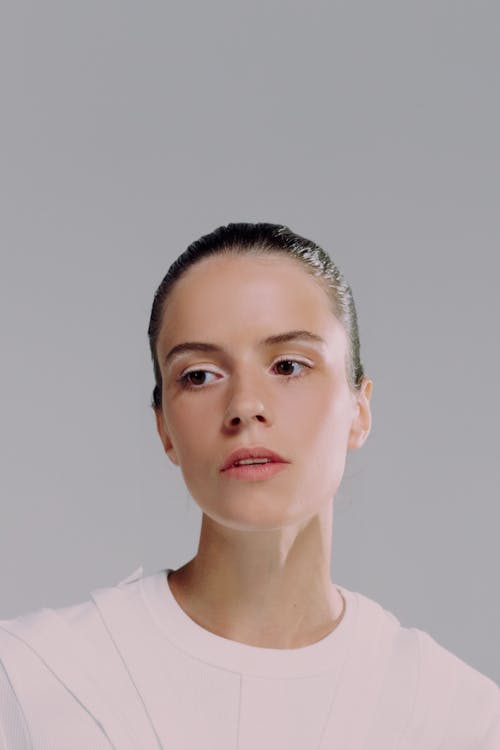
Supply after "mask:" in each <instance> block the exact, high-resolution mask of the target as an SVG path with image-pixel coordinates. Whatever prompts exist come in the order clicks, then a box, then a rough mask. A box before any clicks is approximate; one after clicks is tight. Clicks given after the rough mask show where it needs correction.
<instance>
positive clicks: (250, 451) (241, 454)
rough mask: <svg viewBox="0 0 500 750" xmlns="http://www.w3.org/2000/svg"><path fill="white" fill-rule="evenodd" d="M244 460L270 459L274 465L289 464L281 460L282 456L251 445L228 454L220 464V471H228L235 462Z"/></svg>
mask: <svg viewBox="0 0 500 750" xmlns="http://www.w3.org/2000/svg"><path fill="white" fill-rule="evenodd" d="M244 458H270V459H271V461H274V462H276V463H285V464H287V463H289V462H288V461H287V460H286V459H284V458H283V456H280V455H279V453H275V452H274V451H271V450H269V448H264V446H263V445H253V446H249V447H247V448H238V449H237V450H235V451H233V452H232V453H230V454H229V456H227V457H226V460H225V461H224V463H223V464H222V466H221V469H220V470H221V471H224V470H225V469H228V468H229V467H230V466H232V465H233V464H234V463H235V462H236V461H241V460H242V459H244Z"/></svg>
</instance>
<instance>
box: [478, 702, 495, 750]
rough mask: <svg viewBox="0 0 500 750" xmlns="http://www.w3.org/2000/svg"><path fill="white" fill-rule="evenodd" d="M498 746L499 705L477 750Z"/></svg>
mask: <svg viewBox="0 0 500 750" xmlns="http://www.w3.org/2000/svg"><path fill="white" fill-rule="evenodd" d="M498 692H499V699H498V700H499V704H500V688H499V691H498ZM498 748H500V705H499V708H498V711H497V713H496V714H495V716H494V718H493V720H492V722H491V724H490V725H489V727H488V729H487V730H486V734H485V736H484V737H483V740H482V742H481V744H480V745H479V748H478V750H498Z"/></svg>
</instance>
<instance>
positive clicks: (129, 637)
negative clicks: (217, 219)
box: [0, 224, 500, 750]
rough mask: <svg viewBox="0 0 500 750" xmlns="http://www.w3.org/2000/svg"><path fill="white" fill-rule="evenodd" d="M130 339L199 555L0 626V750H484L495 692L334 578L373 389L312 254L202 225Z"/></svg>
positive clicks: (335, 295)
mask: <svg viewBox="0 0 500 750" xmlns="http://www.w3.org/2000/svg"><path fill="white" fill-rule="evenodd" d="M148 333H149V341H150V346H151V353H152V358H153V365H154V373H155V379H156V385H155V388H154V393H153V402H152V407H153V411H154V415H155V418H156V426H157V430H158V434H159V437H160V439H161V442H162V444H163V447H164V450H165V453H166V454H167V455H168V457H169V459H170V460H171V461H172V462H173V463H174V464H175V465H177V466H179V467H180V470H181V472H182V475H183V478H184V481H185V483H186V486H187V488H188V489H189V491H190V493H191V495H192V497H193V498H194V499H195V501H196V502H197V503H198V505H199V506H200V508H201V510H202V524H201V533H200V539H199V545H198V551H197V554H196V555H195V556H194V557H193V559H192V560H190V561H189V562H188V563H186V564H185V565H183V566H182V567H181V568H179V569H177V570H172V569H170V568H167V569H165V570H161V571H159V572H157V573H155V574H153V575H149V576H144V575H143V572H142V568H139V569H138V570H137V571H135V572H134V573H133V574H131V575H130V576H129V577H128V578H126V579H124V580H123V581H120V583H119V584H117V585H116V586H111V587H108V588H102V589H97V590H95V591H93V592H91V598H90V599H89V600H88V601H86V602H83V603H81V604H78V605H73V606H69V607H64V608H60V609H57V610H53V609H43V610H39V611H37V612H33V613H31V614H29V615H25V616H23V617H20V618H15V619H13V620H6V621H2V622H1V623H0V625H1V627H0V634H1V638H0V663H1V665H2V670H1V671H0V676H1V677H2V680H1V684H2V687H1V691H2V692H1V711H0V727H1V728H2V731H1V732H0V747H1V748H2V750H4V749H5V748H9V750H10V748H28V747H30V748H31V747H33V748H109V747H115V748H120V750H121V749H122V748H141V750H144V748H169V750H170V749H171V748H174V749H175V750H191V749H194V748H197V749H198V748H200V747H203V748H217V750H226V749H227V750H229V749H231V750H233V749H234V748H242V749H243V748H252V750H254V749H256V748H270V749H272V750H278V749H279V748H283V750H285V749H286V750H295V749H298V748H300V749H301V750H316V748H318V749H319V748H322V749H323V750H326V749H327V748H328V749H330V748H334V747H335V748H342V749H343V750H354V749H355V748H356V749H357V748H370V749H371V750H373V749H375V750H378V749H379V748H380V749H381V750H382V749H383V750H387V748H405V749H408V748H418V750H427V749H429V750H431V748H433V749H434V748H436V749H437V748H439V750H457V749H458V748H461V749H462V750H465V749H467V750H473V749H474V750H494V749H495V750H498V748H500V690H499V688H498V686H497V685H496V684H495V683H494V682H493V681H492V680H491V679H489V678H488V677H487V676H485V675H483V674H481V673H479V672H478V671H477V670H475V669H473V668H472V667H471V666H470V665H468V664H466V663H465V662H463V661H462V660H460V659H459V658H458V657H457V656H455V655H454V654H452V653H451V652H449V651H447V650H446V649H445V648H443V647H442V646H441V645H439V644H438V643H437V642H436V641H435V640H434V639H432V638H431V636H430V635H428V634H427V633H425V632H423V631H421V630H418V629H416V628H404V627H401V625H400V623H399V621H398V620H397V618H396V617H395V616H394V615H393V614H392V613H390V612H387V611H386V610H384V609H383V608H382V607H381V606H380V605H379V604H377V603H376V602H375V601H373V600H371V599H369V598H368V597H366V596H364V595H363V594H361V593H358V592H353V591H350V590H348V589H346V588H345V587H343V586H341V585H338V584H336V585H334V584H333V582H332V581H331V579H330V560H331V539H332V514H333V502H332V500H333V498H334V496H335V494H336V492H337V490H338V487H339V485H340V483H341V480H342V476H343V473H344V468H345V462H346V456H347V451H349V450H355V449H357V448H360V447H361V446H362V445H363V444H364V442H365V441H366V439H367V437H368V435H369V432H370V427H371V414H370V397H371V393H372V386H373V384H372V381H371V380H370V379H369V378H368V377H366V375H365V374H364V370H363V366H362V364H361V361H360V344H359V337H358V326H357V318H356V311H355V306H354V302H353V298H352V294H351V289H350V287H349V286H348V285H347V284H346V282H345V281H344V279H343V277H342V275H341V274H340V272H339V270H338V269H337V268H336V266H335V265H334V263H333V262H332V260H331V259H330V258H329V256H328V255H327V254H326V253H325V252H324V251H323V250H322V249H321V248H319V247H318V246H317V245H316V244H315V243H313V242H311V241H309V240H306V239H304V238H303V237H300V236H299V235H297V234H295V233H294V232H292V231H291V230H289V229H288V228H287V227H284V226H278V225H274V224H230V225H228V226H226V227H220V228H219V229H217V230H215V231H214V232H212V233H211V234H209V235H206V236H204V237H202V238H201V239H199V240H197V241H196V242H194V243H193V244H192V245H191V246H190V247H189V248H188V249H187V250H186V251H185V252H184V253H183V254H182V255H181V256H180V257H179V258H178V259H177V260H176V261H175V262H174V263H173V265H172V266H171V268H170V269H169V271H168V273H167V275H166V276H165V278H164V279H163V281H162V283H161V284H160V286H159V288H158V290H157V292H156V295H155V299H154V303H153V308H152V312H151V320H150V324H149V330H148ZM2 742H3V745H2Z"/></svg>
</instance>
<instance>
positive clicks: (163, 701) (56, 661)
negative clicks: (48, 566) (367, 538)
mask: <svg viewBox="0 0 500 750" xmlns="http://www.w3.org/2000/svg"><path fill="white" fill-rule="evenodd" d="M170 570H171V569H170V568H167V569H166V570H160V571H158V572H156V573H153V574H152V575H148V576H144V575H143V570H142V567H140V568H138V569H137V570H136V571H134V572H133V573H132V574H131V575H130V576H128V577H127V578H125V579H124V580H122V581H120V582H119V583H118V584H117V585H116V586H111V587H107V588H100V589H95V590H94V591H92V592H91V594H90V599H89V600H88V601H84V602H82V603H80V604H75V605H72V606H68V607H62V608H59V609H47V608H43V609H40V610H37V611H35V612H32V613H29V614H27V615H22V616H20V617H17V618H13V619H10V620H0V750H13V749H14V748H15V750H27V748H30V749H31V750H42V749H43V750H69V749H71V750H89V748H92V750H101V749H102V750H104V749H106V750H109V748H117V749H118V750H150V749H151V750H152V749H153V748H154V749H155V750H158V749H159V748H164V749H165V750H167V749H168V750H200V749H201V748H203V750H257V749H258V750H267V749H269V750H333V748H342V750H362V748H364V749H365V750H410V748H411V749H412V750H431V749H432V750H499V749H500V688H499V687H498V685H496V684H495V683H494V682H493V680H491V679H490V678H489V677H487V676H486V675H483V674H481V673H480V672H478V671H477V670H476V669H474V668H473V667H472V666H470V665H468V664H466V663H465V662H464V661H462V660H461V659H459V658H458V657H457V656H455V655H454V654H452V653H451V652H450V651H448V650H447V649H445V648H444V647H443V646H441V645H440V644H439V643H437V642H436V641H435V640H434V639H433V638H432V637H431V636H430V635H429V634H427V633H426V632H424V631H422V630H419V629H417V628H405V627H402V626H401V625H400V623H399V620H398V619H397V618H396V617H395V616H394V615H393V614H392V613H390V612H388V611H386V610H385V609H383V608H382V606H381V605H379V604H378V603H377V602H375V601H373V600H372V599H370V598H368V597H367V596H365V595H363V594H361V593H359V592H354V591H350V590H348V589H346V588H344V587H343V586H340V585H338V584H337V588H338V589H339V591H341V593H342V594H343V596H344V598H345V600H346V611H345V614H344V617H343V619H342V620H341V622H340V623H339V625H338V626H337V627H336V628H335V629H334V630H333V631H332V632H331V633H329V634H328V635H327V636H326V637H325V638H323V639H322V640H320V641H317V642H316V643H313V644H311V645H309V646H304V647H302V648H295V649H272V648H259V647H256V646H250V645H247V644H242V643H238V642H236V641H231V640H229V639H227V638H223V637H221V636H218V635H215V634H214V633H212V632H210V631H208V630H205V629H204V628H202V627H201V626H200V625H198V624H197V623H196V622H194V621H193V620H191V618H190V617H189V616H188V615H187V614H186V613H185V612H184V610H183V609H182V608H181V607H180V606H179V604H178V603H177V601H176V599H175V597H174V596H173V594H172V592H171V590H170V587H169V586H168V583H167V575H168V572H169V571H170ZM332 585H333V584H332Z"/></svg>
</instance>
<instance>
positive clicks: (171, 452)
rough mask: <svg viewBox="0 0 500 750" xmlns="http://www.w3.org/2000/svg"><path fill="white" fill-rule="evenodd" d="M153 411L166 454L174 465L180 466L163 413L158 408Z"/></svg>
mask: <svg viewBox="0 0 500 750" xmlns="http://www.w3.org/2000/svg"><path fill="white" fill-rule="evenodd" d="M153 411H154V414H155V418H156V429H157V430H158V435H159V436H160V440H161V442H162V444H163V448H164V450H165V453H166V454H167V456H168V457H169V458H170V460H171V461H172V463H174V464H176V465H177V466H178V465H179V461H178V460H177V456H176V453H175V448H174V446H173V445H172V441H171V440H170V438H169V436H168V433H167V430H166V427H165V420H164V418H163V413H162V411H161V409H157V408H156V407H153Z"/></svg>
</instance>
